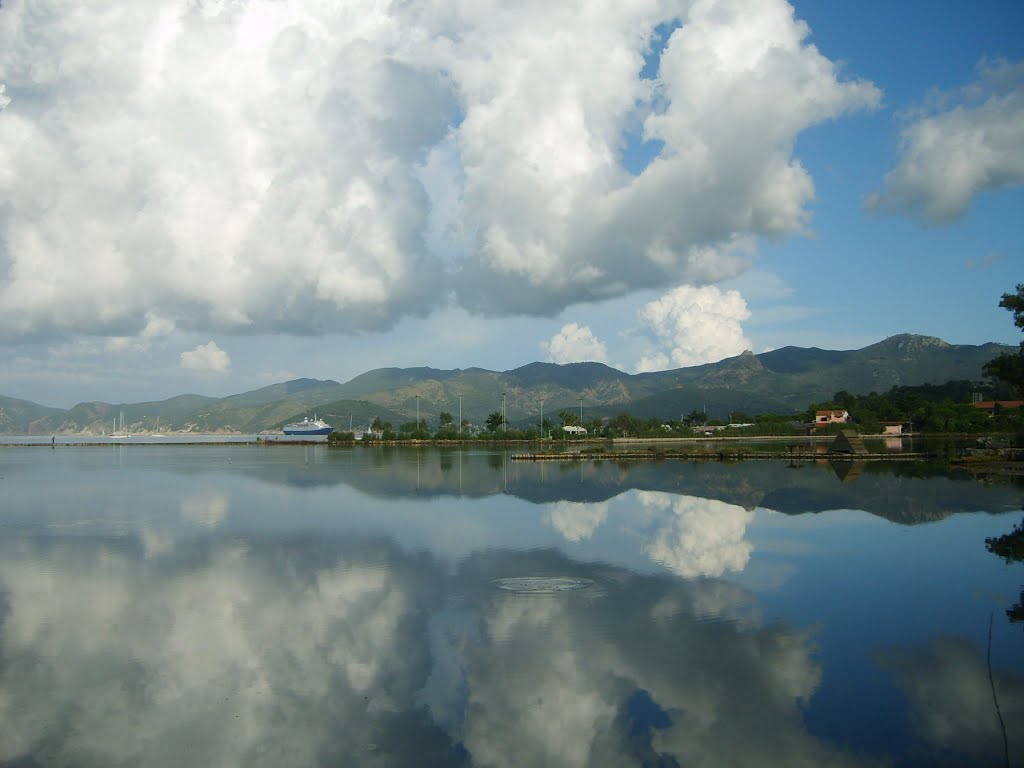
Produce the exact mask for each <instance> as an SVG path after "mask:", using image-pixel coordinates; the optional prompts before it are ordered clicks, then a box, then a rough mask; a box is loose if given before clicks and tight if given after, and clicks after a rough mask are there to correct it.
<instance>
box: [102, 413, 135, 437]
mask: <svg viewBox="0 0 1024 768" xmlns="http://www.w3.org/2000/svg"><path fill="white" fill-rule="evenodd" d="M131 436H132V433H131V432H130V431H129V430H127V429H125V426H124V411H121V427H120V429H118V426H117V423H116V422H115V423H114V431H113V432H111V433H110V434H109V435H107V437H111V438H115V439H118V440H120V439H123V438H126V437H131Z"/></svg>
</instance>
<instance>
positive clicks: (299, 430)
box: [282, 413, 334, 435]
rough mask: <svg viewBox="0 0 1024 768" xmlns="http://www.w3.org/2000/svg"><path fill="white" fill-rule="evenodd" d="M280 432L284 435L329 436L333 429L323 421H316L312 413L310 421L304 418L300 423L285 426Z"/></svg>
mask: <svg viewBox="0 0 1024 768" xmlns="http://www.w3.org/2000/svg"><path fill="white" fill-rule="evenodd" d="M282 431H283V432H284V433H285V434H286V435H329V434H331V432H333V431H334V427H332V426H331V425H330V424H328V423H327V422H326V421H324V420H323V419H318V418H317V417H316V414H315V413H314V414H313V418H312V419H311V418H309V416H306V417H305V418H303V419H302V421H297V422H295V423H294V424H285V425H284V427H283V429H282Z"/></svg>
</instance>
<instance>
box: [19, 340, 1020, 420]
mask: <svg viewBox="0 0 1024 768" xmlns="http://www.w3.org/2000/svg"><path fill="white" fill-rule="evenodd" d="M1012 349H1014V348H1013V347H1010V346H1007V345H1002V344H995V343H988V344H981V345H962V344H960V345H958V344H947V343H946V342H945V341H942V340H941V339H937V338H934V337H930V336H918V335H912V334H901V335H898V336H892V337H890V338H887V339H885V340H884V341H881V342H878V343H877V344H872V345H870V346H867V347H864V348H862V349H856V350H845V351H840V350H825V349H818V348H816V347H811V348H803V347H783V348H781V349H776V350H772V351H770V352H764V353H761V354H756V355H755V354H753V353H751V352H744V353H743V354H741V355H737V356H735V357H730V358H726V359H724V360H721V361H719V362H716V363H708V364H705V365H698V366H692V367H688V368H678V369H675V370H668V371H657V372H650V373H638V374H629V373H624V372H623V371H619V370H617V369H615V368H611V367H609V366H607V365H604V364H602V363H569V364H565V365H557V364H554V363H530V364H528V365H524V366H522V367H520V368H515V369H512V370H509V371H502V372H498V371H489V370H485V369H482V368H468V369H456V370H437V369H434V368H378V369H376V370H372V371H368V372H366V373H363V374H361V375H359V376H356V377H355V378H354V379H351V380H350V381H348V382H345V383H343V384H342V383H339V382H337V381H332V380H319V379H295V380H292V381H288V382H283V383H280V384H274V385H271V386H268V387H263V388H262V389H257V390H253V391H250V392H244V393H241V394H237V395H231V396H229V397H224V398H214V397H205V396H202V395H179V396H177V397H172V398H170V399H167V400H160V401H153V402H143V403H122V404H112V403H103V402H87V403H79V404H78V405H76V406H74V407H73V408H70V409H61V408H51V407H47V406H43V405H38V404H36V403H32V402H30V401H27V400H18V399H15V398H10V397H4V396H2V395H0V434H10V435H24V434H47V435H48V434H102V433H103V432H106V431H110V430H112V429H113V428H114V427H115V425H119V424H120V420H121V415H122V414H123V415H124V422H125V425H126V426H127V427H128V428H129V429H130V430H131V431H132V432H135V433H140V432H155V431H167V432H171V431H188V432H241V433H253V432H259V431H262V430H270V429H278V428H280V427H281V426H282V425H283V424H286V423H288V422H289V421H293V420H295V419H297V418H301V417H302V416H303V415H305V414H310V413H312V412H314V411H315V412H316V413H317V414H318V415H319V416H320V417H321V418H324V419H325V420H327V421H328V422H330V423H331V424H333V425H334V426H335V428H336V429H339V430H346V429H349V427H350V426H352V427H358V426H365V425H367V424H369V423H370V421H372V420H373V419H374V418H375V417H379V418H380V419H381V420H382V421H388V422H391V423H392V424H394V425H395V426H396V427H397V426H398V425H399V424H401V423H404V422H411V421H414V420H415V418H416V414H417V412H418V413H419V415H420V418H421V419H422V420H424V421H425V422H426V423H427V424H428V425H430V426H435V425H436V424H437V416H438V414H439V413H441V412H442V411H447V412H448V413H450V414H452V416H453V417H454V418H455V419H456V420H457V419H458V418H459V417H460V415H461V417H462V418H463V419H465V420H466V421H468V422H470V423H476V424H479V423H482V422H483V421H484V420H485V419H486V417H487V415H488V414H489V413H492V412H495V411H500V410H501V409H502V403H503V401H504V407H505V414H506V418H507V419H508V421H509V423H510V424H512V425H516V424H517V423H523V424H533V423H536V422H537V421H538V419H539V417H540V413H541V410H542V409H543V413H544V414H545V415H547V416H549V417H550V418H551V419H552V420H553V421H554V420H557V414H558V413H559V412H560V411H562V410H569V411H572V412H574V413H575V412H578V410H579V408H580V407H581V406H582V408H583V410H584V418H585V419H587V420H589V419H591V418H597V417H603V416H613V415H615V414H618V413H621V412H623V411H627V412H629V413H631V414H633V415H634V416H640V417H645V418H651V417H657V418H663V419H678V418H681V417H682V416H684V415H685V414H687V413H690V412H691V411H693V410H695V409H696V410H703V411H704V412H706V413H707V415H708V417H709V418H714V417H720V418H725V417H727V415H728V414H729V412H731V411H734V410H742V411H744V412H746V413H749V414H758V413H783V414H787V413H794V414H795V413H797V412H800V411H803V410H804V409H805V408H807V406H808V405H810V404H811V403H815V402H824V401H827V400H828V399H830V398H831V397H832V395H833V394H834V393H836V392H838V391H840V390H846V391H847V392H850V393H852V394H866V393H868V392H885V391H887V390H889V389H890V388H891V387H893V386H896V385H917V384H928V383H932V384H941V383H945V382H947V381H950V380H960V379H965V380H971V381H980V380H981V379H982V378H983V374H982V366H983V365H984V364H985V363H986V362H988V361H989V360H991V359H992V358H993V357H995V356H996V355H998V354H1000V353H1002V352H1006V351H1010V350H1012Z"/></svg>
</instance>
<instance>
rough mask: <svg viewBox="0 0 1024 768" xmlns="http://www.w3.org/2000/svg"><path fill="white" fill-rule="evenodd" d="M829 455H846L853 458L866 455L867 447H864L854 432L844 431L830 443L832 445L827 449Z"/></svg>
mask: <svg viewBox="0 0 1024 768" xmlns="http://www.w3.org/2000/svg"><path fill="white" fill-rule="evenodd" d="M828 452H829V453H848V454H853V455H855V456H860V455H863V454H867V452H868V449H867V446H866V445H864V440H863V439H862V438H861V436H860V435H858V434H857V433H856V432H854V431H853V430H852V429H844V430H843V431H842V432H840V433H839V434H838V435H836V439H835V440H833V441H832V445H831V446H830V447H829V449H828Z"/></svg>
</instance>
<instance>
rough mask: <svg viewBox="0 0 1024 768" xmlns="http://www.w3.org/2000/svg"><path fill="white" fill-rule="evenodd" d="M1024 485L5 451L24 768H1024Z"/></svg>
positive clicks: (2, 651)
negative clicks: (1017, 617) (1018, 554)
mask: <svg viewBox="0 0 1024 768" xmlns="http://www.w3.org/2000/svg"><path fill="white" fill-rule="evenodd" d="M1022 502H1024V488H1022V487H1021V486H1020V485H1014V484H1012V483H1010V482H1008V481H1007V482H1001V481H995V482H989V483H982V482H978V481H975V480H972V479H970V478H968V477H963V476H960V477H958V476H951V475H948V474H946V473H944V472H942V471H941V470H938V469H934V468H930V467H928V466H926V465H920V464H907V465H902V466H900V465H896V464H882V465H869V466H867V467H846V468H843V467H839V468H832V467H830V466H829V465H827V464H820V465H819V464H812V465H805V466H802V467H797V468H791V467H787V466H786V465H785V463H784V462H782V461H778V462H774V461H773V462H768V461H762V462H746V463H740V464H732V465H723V464H707V465H696V464H684V463H679V462H665V463H659V464H654V463H642V464H616V463H613V462H610V461H604V462H596V463H584V464H579V463H575V464H524V463H518V462H517V463H512V462H510V461H509V460H508V456H507V455H506V454H503V453H500V452H486V451H465V452H458V451H450V452H442V451H436V450H427V449H424V450H401V449H384V448H378V449H366V448H353V449H328V448H327V447H325V446H302V447H283V446H273V447H265V446H255V445H215V446H190V447H185V446H174V445H167V446H141V445H120V446H96V447H85V448H71V447H58V448H56V449H50V448H43V447H35V448H16V447H4V448H0V765H18V766H35V765H66V766H111V765H118V766H135V765H140V766H164V765H166V766H182V765H196V766H199V765H202V766H310V765H331V766H334V765H371V766H374V765H380V766H430V765H442V766H445V765H463V766H632V765H636V766H641V765H646V766H673V765H679V766H684V765H707V766H720V765H757V766H765V765H778V766H795V765H808V766H818V765H851V766H854V765H858V766H859V765H876V764H879V763H882V764H895V765H922V766H924V765H927V766H934V765H951V766H952V765H966V764H978V765H1003V764H1004V761H1005V751H1004V737H1003V729H1002V728H1001V727H1000V721H999V715H1001V716H1002V719H1003V722H1004V723H1005V732H1006V744H1007V749H1008V753H1009V761H1010V764H1013V765H1022V764H1024V728H1022V727H1020V726H1021V723H1024V626H1022V625H1021V624H1011V623H1010V622H1009V620H1008V617H1007V614H1006V611H1007V609H1008V608H1010V607H1011V606H1014V605H1017V604H1019V603H1020V601H1021V598H1022V594H1021V593H1022V589H1024V587H1022V585H1024V563H1013V564H1007V563H1005V562H1004V561H1003V560H1001V559H1000V558H998V557H996V556H995V555H993V554H991V553H989V552H987V551H986V549H985V538H986V537H988V536H996V535H1000V534H1003V533H1007V532H1009V531H1010V530H1011V529H1012V528H1013V526H1014V525H1015V524H1017V523H1019V522H1020V521H1021V519H1022V516H1024V513H1022V512H1021V505H1022ZM990 622H991V645H990V644H989V628H990ZM989 654H990V655H991V674H992V679H991V682H990V678H989V664H988V662H987V659H988V656H989ZM993 688H994V689H995V694H996V696H995V700H994V698H993ZM996 702H998V707H999V710H998V712H997V709H996Z"/></svg>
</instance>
